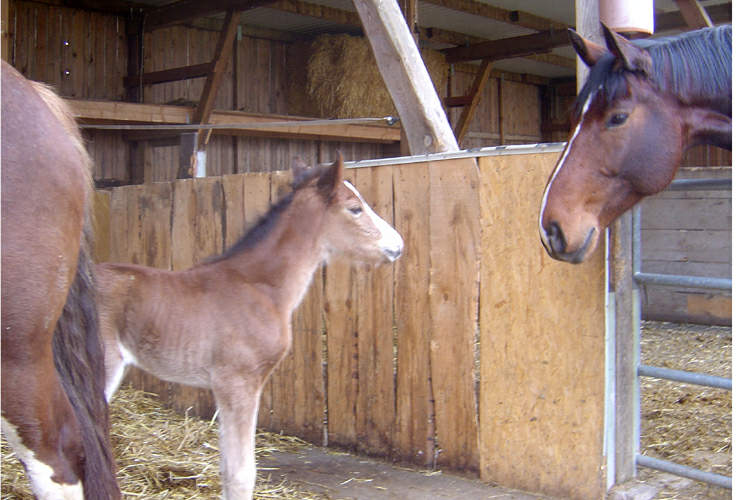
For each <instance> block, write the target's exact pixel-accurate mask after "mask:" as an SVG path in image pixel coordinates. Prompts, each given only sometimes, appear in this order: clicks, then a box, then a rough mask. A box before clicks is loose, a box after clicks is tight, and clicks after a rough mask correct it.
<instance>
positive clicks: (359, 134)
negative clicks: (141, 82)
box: [66, 99, 401, 143]
mask: <svg viewBox="0 0 750 500" xmlns="http://www.w3.org/2000/svg"><path fill="white" fill-rule="evenodd" d="M66 101H67V103H68V105H69V106H70V108H71V110H72V111H73V114H74V116H75V117H76V119H77V120H78V121H79V122H81V123H110V124H117V123H122V124H128V123H129V122H130V123H138V122H140V123H153V124H159V123H171V124H188V123H190V120H191V116H192V114H193V112H194V109H195V108H194V107H192V106H173V105H166V104H136V103H128V102H102V101H86V100H80V99H67V100H66ZM310 120H311V118H302V117H295V116H285V115H268V114H258V113H243V112H238V111H215V112H214V113H213V114H212V115H211V123H218V124H227V125H232V124H248V125H252V124H253V123H258V124H263V123H270V122H273V123H275V122H296V121H299V122H304V121H310ZM214 133H215V134H232V135H256V136H266V137H287V138H305V139H308V140H317V139H323V140H329V141H330V140H341V141H354V142H385V143H388V142H398V141H399V140H400V139H401V135H400V131H399V128H398V127H393V126H387V125H357V124H346V125H341V124H335V123H333V124H325V125H320V126H317V125H316V126H296V125H294V124H292V125H280V126H274V127H263V128H260V127H259V128H257V129H252V128H249V129H247V130H237V129H233V130H231V129H220V128H219V129H214Z"/></svg>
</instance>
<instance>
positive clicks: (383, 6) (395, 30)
mask: <svg viewBox="0 0 750 500" xmlns="http://www.w3.org/2000/svg"><path fill="white" fill-rule="evenodd" d="M354 6H355V7H356V8H357V12H358V13H359V17H360V19H361V20H362V24H363V26H364V28H365V33H367V38H368V40H369V41H370V45H371V46H372V49H373V53H374V54H375V60H376V62H377V64H378V68H379V69H380V74H381V75H382V76H383V80H384V81H385V83H386V86H387V87H388V92H389V93H390V95H391V98H392V99H393V103H394V104H395V105H396V109H397V110H398V114H399V117H400V118H401V122H402V123H403V127H404V129H405V130H406V137H407V139H408V143H409V150H410V152H411V154H424V153H436V152H443V151H458V143H457V142H456V138H455V137H454V135H453V131H452V130H451V128H450V124H449V123H448V119H447V117H446V116H445V112H444V111H443V107H442V105H441V104H440V98H439V97H438V95H437V93H436V92H435V87H434V86H433V84H432V80H431V79H430V75H429V74H428V73H427V69H426V68H425V65H424V61H423V60H422V57H421V55H420V53H419V50H418V49H417V46H416V43H415V42H414V38H412V36H411V32H410V31H409V28H408V27H407V26H406V22H405V21H404V18H403V16H402V15H401V9H399V7H398V4H397V3H396V0H387V1H383V2H378V3H377V4H376V3H373V2H368V1H365V0H354Z"/></svg>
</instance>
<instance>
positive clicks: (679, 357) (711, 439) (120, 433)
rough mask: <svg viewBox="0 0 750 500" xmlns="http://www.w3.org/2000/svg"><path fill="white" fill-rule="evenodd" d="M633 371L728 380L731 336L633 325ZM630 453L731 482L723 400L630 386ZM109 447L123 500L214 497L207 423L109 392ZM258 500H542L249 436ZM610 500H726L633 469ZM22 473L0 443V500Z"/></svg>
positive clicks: (691, 390) (212, 441)
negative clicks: (633, 413) (634, 446)
mask: <svg viewBox="0 0 750 500" xmlns="http://www.w3.org/2000/svg"><path fill="white" fill-rule="evenodd" d="M641 344H642V362H643V363H644V364H649V365H654V366H664V367H668V368H676V369H685V370H691V371H703V372H707V373H709V374H712V375H718V376H723V377H731V359H732V358H731V346H732V332H731V328H720V327H698V326H684V325H674V324H669V323H645V324H644V329H643V333H642V342H641ZM641 395H642V397H641V400H642V423H641V427H642V429H641V430H642V439H641V453H643V454H644V455H648V456H653V457H657V458H662V459H667V460H672V461H675V462H678V463H681V464H684V465H688V466H691V467H697V468H700V469H702V470H708V471H711V472H716V473H719V474H723V475H730V476H731V474H732V456H731V453H732V439H731V423H732V400H731V392H727V391H720V390H714V389H706V388H702V387H697V386H690V385H687V384H678V383H671V382H665V381H661V380H655V379H650V378H642V379H641ZM111 409H112V440H113V443H114V445H115V455H116V457H117V460H118V465H119V468H120V470H119V475H118V479H119V481H120V485H121V487H122V489H123V493H124V495H123V498H125V499H127V498H132V497H140V498H163V499H187V498H194V499H202V498H219V497H220V494H221V487H220V483H219V480H218V479H219V478H218V475H219V471H218V449H217V437H216V430H217V429H216V427H217V426H216V423H215V422H206V421H202V420H198V419H194V418H191V417H189V416H188V415H180V414H177V413H175V412H173V411H171V410H168V409H165V408H162V407H161V405H160V403H159V401H158V400H157V399H155V398H154V397H151V396H149V395H148V394H146V393H142V392H140V391H135V390H132V389H129V388H123V389H121V390H120V391H119V392H118V394H117V396H116V398H115V400H114V401H113V404H112V408H111ZM257 456H258V467H259V474H258V477H259V479H258V485H257V488H256V496H255V497H256V498H258V499H311V500H312V499H316V500H317V499H328V500H333V499H336V500H339V499H341V500H343V499H358V500H374V499H390V498H393V499H399V500H427V499H519V500H530V499H542V498H546V497H542V496H539V495H532V494H527V493H523V492H519V491H513V490H508V489H503V488H499V487H495V486H490V485H487V484H483V483H482V482H480V481H478V480H477V479H474V478H467V477H461V476H457V475H453V474H449V473H446V472H440V471H438V472H434V471H426V470H419V469H416V468H409V467H399V466H394V465H392V464H390V463H385V462H382V461H379V460H375V459H369V458H365V457H359V456H354V455H349V454H346V453H338V452H336V451H333V450H331V449H322V448H318V447H314V446H311V445H309V444H307V443H304V442H302V441H301V440H298V439H296V438H293V437H288V436H279V435H274V434H270V433H259V435H258V449H257ZM608 497H609V499H611V500H651V499H729V498H731V491H730V490H726V489H723V488H719V487H715V486H709V485H706V484H704V483H700V482H696V481H691V480H689V479H683V478H680V477H677V476H673V475H671V474H666V473H662V472H658V471H653V470H649V469H644V468H641V469H640V470H639V472H638V478H637V479H636V480H634V481H632V482H630V483H628V484H627V485H624V486H621V487H619V488H617V489H616V490H614V491H612V492H611V493H610V495H609V496H608ZM30 498H32V497H31V493H30V491H29V489H28V484H27V481H26V479H25V477H24V475H23V471H22V468H21V467H20V465H19V463H18V461H17V460H16V459H15V457H14V456H13V454H12V452H10V450H9V449H8V448H7V446H6V445H5V442H4V441H3V449H2V499H3V500H5V499H30Z"/></svg>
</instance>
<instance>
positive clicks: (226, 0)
mask: <svg viewBox="0 0 750 500" xmlns="http://www.w3.org/2000/svg"><path fill="white" fill-rule="evenodd" d="M272 2H273V0H212V1H210V2H206V1H205V0H181V1H179V2H174V3H170V4H167V5H164V6H163V7H157V8H155V9H153V10H149V11H148V12H146V14H145V15H146V21H145V24H144V30H145V31H153V30H155V29H157V28H163V27H165V26H170V25H173V24H179V23H184V22H187V21H192V20H193V19H198V18H200V17H208V16H212V15H214V14H218V13H220V12H226V11H230V10H238V11H244V10H249V9H252V8H255V7H261V6H263V5H266V4H269V3H272Z"/></svg>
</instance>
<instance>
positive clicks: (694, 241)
mask: <svg viewBox="0 0 750 500" xmlns="http://www.w3.org/2000/svg"><path fill="white" fill-rule="evenodd" d="M731 176H732V171H731V168H728V167H726V168H683V169H681V171H680V173H679V176H678V177H680V178H699V179H700V178H707V179H727V178H731ZM641 217H642V223H641V226H642V230H641V234H642V256H643V264H642V268H643V271H644V272H652V273H663V274H682V275H688V276H707V277H717V278H731V277H732V192H731V191H664V192H662V193H660V194H659V195H656V196H653V197H651V198H646V199H645V200H643V201H642V202H641ZM641 299H642V306H643V315H644V317H645V318H647V319H654V320H665V321H683V322H684V321H687V322H693V323H705V324H719V325H730V324H731V321H732V295H731V292H721V291H707V290H700V289H684V288H674V287H665V286H657V285H645V286H644V287H643V289H642V294H641Z"/></svg>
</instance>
